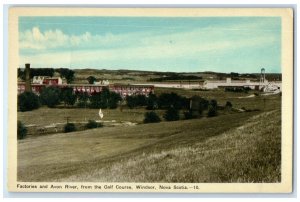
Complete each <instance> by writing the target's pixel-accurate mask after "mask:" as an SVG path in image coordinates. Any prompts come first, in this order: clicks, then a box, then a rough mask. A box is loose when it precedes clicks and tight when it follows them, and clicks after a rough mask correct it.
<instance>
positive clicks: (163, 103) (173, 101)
mask: <svg viewBox="0 0 300 202" xmlns="http://www.w3.org/2000/svg"><path fill="white" fill-rule="evenodd" d="M187 105H188V100H187V99H186V98H184V97H181V96H179V95H177V94H176V93H173V92H172V93H162V94H161V95H160V96H159V98H158V106H159V108H161V109H168V108H170V107H174V108H176V109H182V108H186V107H187Z"/></svg>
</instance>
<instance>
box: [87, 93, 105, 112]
mask: <svg viewBox="0 0 300 202" xmlns="http://www.w3.org/2000/svg"><path fill="white" fill-rule="evenodd" d="M101 99H102V96H101V93H93V94H92V95H91V97H90V102H91V103H90V105H89V107H90V108H94V109H97V108H107V106H103V105H102V101H101Z"/></svg>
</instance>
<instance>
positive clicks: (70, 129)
mask: <svg viewBox="0 0 300 202" xmlns="http://www.w3.org/2000/svg"><path fill="white" fill-rule="evenodd" d="M73 131H76V127H75V124H74V123H67V124H66V125H65V126H64V132H65V133H69V132H73Z"/></svg>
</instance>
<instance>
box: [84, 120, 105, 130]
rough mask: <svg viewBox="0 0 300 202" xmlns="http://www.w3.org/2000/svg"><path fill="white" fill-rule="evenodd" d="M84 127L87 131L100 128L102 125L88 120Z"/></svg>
mask: <svg viewBox="0 0 300 202" xmlns="http://www.w3.org/2000/svg"><path fill="white" fill-rule="evenodd" d="M85 127H86V128H87V129H92V128H101V127H103V124H102V123H97V122H96V121H94V120H89V121H88V123H87V124H86V125H85Z"/></svg>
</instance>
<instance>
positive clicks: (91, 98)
mask: <svg viewBox="0 0 300 202" xmlns="http://www.w3.org/2000/svg"><path fill="white" fill-rule="evenodd" d="M121 100H122V98H121V96H120V95H119V94H118V93H115V92H112V91H109V89H108V88H104V89H103V90H102V91H101V92H99V93H92V94H91V95H89V94H88V93H86V92H84V93H83V92H77V93H74V92H73V88H69V87H65V88H61V89H60V88H57V87H53V86H49V87H45V88H44V89H42V91H41V94H40V95H36V94H35V93H32V92H24V93H21V94H20V95H18V108H19V110H20V111H22V112H24V111H31V110H34V109H38V108H39V107H40V106H41V105H46V106H48V107H50V108H53V107H56V106H57V105H59V104H61V103H63V104H64V106H74V105H75V104H77V106H78V107H81V108H82V107H88V108H103V109H105V108H110V109H115V108H117V107H118V103H119V101H121Z"/></svg>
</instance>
